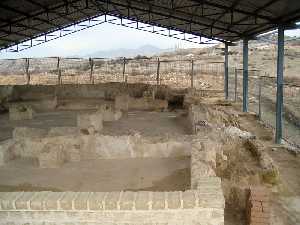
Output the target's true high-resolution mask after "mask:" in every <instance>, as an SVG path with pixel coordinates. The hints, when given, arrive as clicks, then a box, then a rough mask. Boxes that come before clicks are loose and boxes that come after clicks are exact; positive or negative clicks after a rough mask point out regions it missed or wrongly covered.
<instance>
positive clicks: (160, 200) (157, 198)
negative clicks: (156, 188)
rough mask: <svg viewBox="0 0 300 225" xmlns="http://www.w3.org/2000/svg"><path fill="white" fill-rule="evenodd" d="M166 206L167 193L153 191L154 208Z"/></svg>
mask: <svg viewBox="0 0 300 225" xmlns="http://www.w3.org/2000/svg"><path fill="white" fill-rule="evenodd" d="M165 207H166V205H165V193H164V192H152V209H164V208H165Z"/></svg>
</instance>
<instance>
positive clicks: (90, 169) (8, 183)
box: [0, 157, 190, 192]
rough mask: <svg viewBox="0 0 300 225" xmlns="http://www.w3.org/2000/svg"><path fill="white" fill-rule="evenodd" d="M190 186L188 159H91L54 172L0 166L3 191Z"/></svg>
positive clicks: (26, 164)
mask: <svg viewBox="0 0 300 225" xmlns="http://www.w3.org/2000/svg"><path fill="white" fill-rule="evenodd" d="M189 187H190V158H189V157H185V158H165V159H158V158H155V159H153V158H147V159H122V160H118V159H112V160H107V159H106V160H89V161H81V162H76V163H66V164H64V165H63V166H62V167H61V168H55V169H41V168H38V167H37V165H36V163H35V162H34V161H31V160H24V159H22V160H21V159H18V160H14V161H11V162H10V163H9V164H7V165H5V166H3V167H0V191H17V190H18V191H21V190H24V191H33V190H34V191H37V190H52V191H98V192H99V191H100V192H101V191H119V190H133V191H138V190H151V191H175V190H186V189H189Z"/></svg>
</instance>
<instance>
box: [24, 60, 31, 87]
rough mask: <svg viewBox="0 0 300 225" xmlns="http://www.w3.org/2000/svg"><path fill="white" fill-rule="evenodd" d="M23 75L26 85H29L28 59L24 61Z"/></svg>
mask: <svg viewBox="0 0 300 225" xmlns="http://www.w3.org/2000/svg"><path fill="white" fill-rule="evenodd" d="M25 73H26V82H27V85H29V84H30V73H29V58H26V59H25Z"/></svg>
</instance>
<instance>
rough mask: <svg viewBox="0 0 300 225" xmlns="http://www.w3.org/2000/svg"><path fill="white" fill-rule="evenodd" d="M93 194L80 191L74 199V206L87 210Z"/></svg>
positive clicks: (77, 208)
mask: <svg viewBox="0 0 300 225" xmlns="http://www.w3.org/2000/svg"><path fill="white" fill-rule="evenodd" d="M91 194H92V193H90V192H79V193H78V194H77V196H76V198H75V199H74V208H75V209H76V210H87V209H88V200H89V197H90V195H91Z"/></svg>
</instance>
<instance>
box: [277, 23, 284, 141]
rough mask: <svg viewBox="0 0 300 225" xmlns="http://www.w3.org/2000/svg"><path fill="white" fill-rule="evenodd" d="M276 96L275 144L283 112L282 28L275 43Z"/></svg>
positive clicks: (280, 132) (280, 134)
mask: <svg viewBox="0 0 300 225" xmlns="http://www.w3.org/2000/svg"><path fill="white" fill-rule="evenodd" d="M277 45H278V46H277V94H276V135H275V142H276V143H277V144H280V143H281V141H282V110H283V69H284V27H283V26H282V25H279V27H278V42H277Z"/></svg>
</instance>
